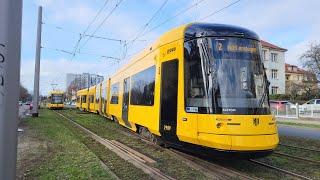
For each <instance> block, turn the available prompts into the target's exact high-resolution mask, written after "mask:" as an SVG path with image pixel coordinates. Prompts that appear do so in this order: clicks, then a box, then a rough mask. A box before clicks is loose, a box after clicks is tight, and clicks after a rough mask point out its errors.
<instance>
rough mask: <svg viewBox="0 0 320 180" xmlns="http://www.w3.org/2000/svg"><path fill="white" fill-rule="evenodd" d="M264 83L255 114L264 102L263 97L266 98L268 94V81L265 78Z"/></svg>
mask: <svg viewBox="0 0 320 180" xmlns="http://www.w3.org/2000/svg"><path fill="white" fill-rule="evenodd" d="M265 83H266V86H265V89H264V91H263V94H262V96H261V99H260V101H259V104H258V108H257V110H256V113H255V114H257V113H258V112H259V110H260V109H262V108H263V107H262V105H263V103H264V101H265V99H266V97H267V95H268V92H269V86H270V82H269V81H268V80H265Z"/></svg>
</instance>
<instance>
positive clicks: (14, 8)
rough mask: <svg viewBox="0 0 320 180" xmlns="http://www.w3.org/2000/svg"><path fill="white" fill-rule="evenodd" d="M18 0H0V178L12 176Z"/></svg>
mask: <svg viewBox="0 0 320 180" xmlns="http://www.w3.org/2000/svg"><path fill="white" fill-rule="evenodd" d="M21 21H22V0H0V179H9V180H11V179H15V178H16V158H17V123H18V100H19V89H20V88H19V83H20V53H21Z"/></svg>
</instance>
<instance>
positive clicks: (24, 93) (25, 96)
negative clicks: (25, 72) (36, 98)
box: [19, 84, 30, 101]
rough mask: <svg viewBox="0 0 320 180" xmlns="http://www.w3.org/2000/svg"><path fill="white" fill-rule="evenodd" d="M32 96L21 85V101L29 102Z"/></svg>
mask: <svg viewBox="0 0 320 180" xmlns="http://www.w3.org/2000/svg"><path fill="white" fill-rule="evenodd" d="M29 96H30V94H29V92H28V90H27V89H26V88H25V87H23V86H22V84H20V95H19V100H20V101H27V100H28V98H29Z"/></svg>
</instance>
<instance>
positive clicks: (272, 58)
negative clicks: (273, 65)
mask: <svg viewBox="0 0 320 180" xmlns="http://www.w3.org/2000/svg"><path fill="white" fill-rule="evenodd" d="M271 61H272V62H278V54H276V53H271Z"/></svg>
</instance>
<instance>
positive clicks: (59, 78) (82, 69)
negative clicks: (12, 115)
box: [20, 59, 115, 94]
mask: <svg viewBox="0 0 320 180" xmlns="http://www.w3.org/2000/svg"><path fill="white" fill-rule="evenodd" d="M112 65H113V64H112V63H106V62H105V61H102V60H101V61H97V62H91V61H70V60H67V59H42V60H41V67H40V92H41V94H47V93H48V92H49V91H50V90H51V84H58V86H57V88H59V89H62V90H65V88H66V87H65V86H66V84H65V83H66V74H67V73H86V72H89V73H92V74H99V75H102V76H104V77H105V76H106V75H107V73H108V72H112V71H113V68H114V67H115V66H112ZM33 78H34V61H31V60H24V61H22V64H21V80H20V81H21V83H22V84H23V85H24V86H25V87H26V88H27V89H29V90H31V89H33Z"/></svg>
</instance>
